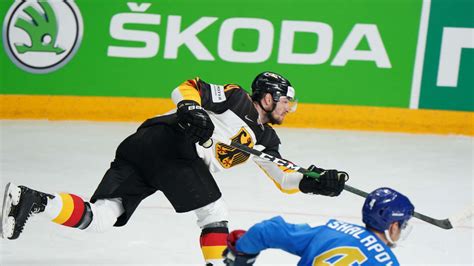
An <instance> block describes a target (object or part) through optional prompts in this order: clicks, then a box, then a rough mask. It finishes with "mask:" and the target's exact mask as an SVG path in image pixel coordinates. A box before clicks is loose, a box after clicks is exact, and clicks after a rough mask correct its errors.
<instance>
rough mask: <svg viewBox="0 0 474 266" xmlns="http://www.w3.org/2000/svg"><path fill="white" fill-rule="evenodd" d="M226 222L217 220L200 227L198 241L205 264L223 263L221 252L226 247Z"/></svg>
mask: <svg viewBox="0 0 474 266" xmlns="http://www.w3.org/2000/svg"><path fill="white" fill-rule="evenodd" d="M227 235H229V229H228V228H227V222H218V223H214V224H211V225H208V226H206V227H204V228H203V229H202V233H201V238H200V243H201V250H202V254H203V255H204V259H205V261H206V265H208V266H211V265H214V266H216V265H223V256H222V253H223V252H224V250H225V249H226V248H227Z"/></svg>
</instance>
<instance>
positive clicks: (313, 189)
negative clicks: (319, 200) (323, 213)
mask: <svg viewBox="0 0 474 266" xmlns="http://www.w3.org/2000/svg"><path fill="white" fill-rule="evenodd" d="M308 170H309V171H311V172H316V173H318V174H320V176H319V178H318V179H315V178H313V177H309V176H307V175H303V179H301V181H300V184H299V189H300V191H301V192H303V193H307V194H318V195H324V196H329V197H334V196H339V194H341V192H342V190H343V189H344V184H345V183H346V181H347V180H349V175H348V174H347V173H346V172H342V171H337V170H324V169H321V168H318V167H316V166H314V165H311V166H310V167H309V168H308Z"/></svg>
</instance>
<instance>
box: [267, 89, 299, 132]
mask: <svg viewBox="0 0 474 266" xmlns="http://www.w3.org/2000/svg"><path fill="white" fill-rule="evenodd" d="M295 107H296V105H295V102H294V101H290V100H289V99H288V98H287V97H285V96H282V97H280V100H279V101H278V102H277V104H276V107H275V109H274V110H273V112H272V113H271V117H270V122H271V123H272V124H277V125H281V124H282V123H283V120H284V119H285V116H286V115H287V114H288V113H290V112H292V111H294V109H295Z"/></svg>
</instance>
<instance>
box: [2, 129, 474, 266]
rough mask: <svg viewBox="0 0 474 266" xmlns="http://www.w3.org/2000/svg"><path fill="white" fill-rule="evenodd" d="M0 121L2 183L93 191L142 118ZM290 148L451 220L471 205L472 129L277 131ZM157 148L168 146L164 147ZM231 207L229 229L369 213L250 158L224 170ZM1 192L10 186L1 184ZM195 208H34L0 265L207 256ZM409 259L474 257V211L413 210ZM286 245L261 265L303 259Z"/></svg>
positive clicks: (286, 151)
mask: <svg viewBox="0 0 474 266" xmlns="http://www.w3.org/2000/svg"><path fill="white" fill-rule="evenodd" d="M0 123H1V125H0V126H1V128H0V129H1V130H0V134H1V142H0V146H1V147H0V150H1V153H0V156H1V163H0V181H1V182H0V183H1V186H2V187H4V186H5V185H6V183H7V182H9V181H12V182H14V183H16V184H24V185H27V186H30V187H32V188H35V189H38V190H42V191H46V192H50V193H53V192H71V193H75V194H78V195H80V196H83V197H84V198H86V199H87V198H89V197H90V195H91V194H92V193H93V192H94V190H95V188H96V186H97V184H98V183H99V181H100V180H101V178H102V176H103V174H104V173H105V170H106V169H107V168H108V166H109V163H110V161H111V160H112V159H113V157H114V153H115V148H116V146H117V145H118V144H119V143H120V142H121V140H122V139H124V138H125V137H126V136H128V135H129V134H131V133H132V132H134V131H135V129H136V127H137V126H138V124H137V123H94V122H50V121H9V120H3V121H0ZM277 131H278V132H279V135H280V138H281V140H282V142H283V145H282V147H281V151H282V155H283V156H284V158H287V159H289V160H292V161H293V162H295V163H298V164H301V165H302V166H308V165H310V164H312V163H317V164H318V165H319V166H320V167H323V168H337V169H343V170H346V171H347V172H348V173H350V176H351V179H350V182H349V184H350V185H352V186H354V187H357V188H359V189H362V190H365V191H367V192H370V191H371V190H373V189H375V188H377V187H381V186H389V187H393V188H395V189H397V190H400V191H401V192H403V193H404V194H406V195H407V196H408V197H410V198H411V200H412V202H413V203H414V204H415V207H416V211H418V212H420V213H423V214H426V215H429V216H432V217H435V218H448V217H450V216H452V215H453V214H456V213H458V212H462V211H463V210H465V209H466V208H468V207H470V206H472V204H473V201H474V200H473V184H472V183H473V165H474V161H473V150H474V144H473V138H472V137H465V136H438V135H412V134H398V133H374V132H357V131H332V130H309V129H278V130H277ZM157 148H159V147H157ZM216 180H217V182H218V184H219V185H220V188H221V190H222V192H223V198H224V200H225V201H226V203H227V205H228V206H229V210H230V218H231V219H230V221H231V223H230V228H231V229H237V228H244V229H246V228H248V227H249V226H250V225H252V224H254V223H256V222H258V221H261V220H262V219H266V218H270V217H272V216H275V215H282V216H283V217H284V218H285V219H286V220H287V221H290V222H294V223H304V222H307V223H310V224H311V225H317V224H322V223H325V222H326V221H327V220H328V219H329V218H338V219H342V220H346V221H348V222H353V223H361V221H360V219H361V213H360V208H361V205H362V203H363V199H362V198H361V197H359V196H356V195H353V194H351V193H348V192H344V193H343V194H342V195H341V196H339V197H337V198H327V197H321V196H311V195H303V194H294V195H286V194H283V193H281V192H279V190H278V189H277V188H276V187H275V186H274V185H273V183H272V182H271V181H270V180H269V179H268V178H267V177H266V176H265V175H263V174H262V173H261V172H260V170H258V168H257V167H255V166H254V165H253V164H252V163H250V164H247V165H245V166H240V167H236V168H235V169H232V170H230V171H228V172H226V173H223V174H219V175H217V176H216ZM0 190H1V192H0V197H1V198H3V193H4V192H3V188H0ZM195 220H196V218H195V217H194V214H193V213H186V214H176V213H174V211H173V209H172V207H171V205H170V204H169V203H168V202H167V200H166V198H165V197H164V196H163V194H161V193H157V194H155V195H152V196H151V197H149V198H147V199H146V200H145V201H143V202H142V204H141V205H140V206H139V208H138V209H137V211H136V212H135V214H134V216H133V217H132V218H131V220H130V221H129V223H128V224H127V225H126V226H124V227H121V228H113V229H112V230H111V231H109V232H106V233H103V234H90V233H89V234H88V233H85V232H82V231H80V230H76V229H71V228H67V227H63V226H59V225H57V224H54V223H52V222H50V221H48V220H46V219H45V218H43V217H40V216H37V217H33V218H31V220H30V221H29V223H28V224H27V226H26V228H25V230H24V232H23V234H22V235H21V237H20V238H19V239H18V240H15V241H8V240H4V239H0V265H5V266H6V265H72V264H74V265H117V264H120V265H203V263H202V258H201V256H202V255H201V251H200V248H199V242H198V238H199V234H200V230H199V228H198V227H197V226H196V224H195ZM394 252H395V253H396V254H397V256H398V258H399V260H400V262H401V263H402V265H408V264H417V265H433V264H440V265H455V264H458V265H461V264H463V265H472V264H473V262H474V260H473V220H472V218H471V219H470V220H467V221H465V222H464V223H463V224H461V226H460V227H458V228H456V229H453V230H443V229H440V228H437V227H434V226H432V225H430V224H427V223H425V222H422V221H420V220H416V219H414V221H413V230H412V233H411V234H410V236H409V237H408V239H407V240H406V241H405V242H403V243H402V244H401V245H400V246H399V247H397V248H396V249H395V250H394ZM297 261H298V258H297V257H295V256H293V255H289V254H286V253H284V252H282V251H277V250H269V251H266V252H263V253H262V254H261V255H260V256H259V259H258V261H257V265H282V264H287V265H296V262H297Z"/></svg>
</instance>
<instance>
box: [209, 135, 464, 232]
mask: <svg viewBox="0 0 474 266" xmlns="http://www.w3.org/2000/svg"><path fill="white" fill-rule="evenodd" d="M213 138H214V141H217V142H220V143H223V144H226V145H228V146H231V147H233V148H236V149H238V150H240V151H242V152H245V153H247V154H251V155H254V156H257V157H260V158H261V159H263V160H266V161H270V162H273V163H275V164H277V165H279V166H283V167H286V168H288V169H291V170H294V171H297V172H299V173H302V174H304V175H306V176H309V177H313V178H315V179H318V178H319V176H320V174H318V173H316V172H311V171H309V170H308V169H305V168H303V167H301V166H299V165H296V164H294V163H292V162H290V161H288V160H285V159H282V158H277V157H275V156H272V155H269V154H266V153H263V152H261V151H258V150H255V149H252V148H250V147H248V146H245V145H243V144H240V143H238V142H234V141H231V140H222V139H219V138H216V137H215V136H213ZM209 141H212V139H211V140H209ZM206 143H207V142H206ZM206 143H204V144H206ZM211 143H212V142H211ZM344 190H346V191H349V192H351V193H353V194H356V195H358V196H361V197H363V198H366V197H367V195H369V193H367V192H365V191H362V190H360V189H357V188H355V187H352V186H350V185H347V184H345V185H344ZM470 215H471V216H472V209H471V212H470ZM413 217H416V218H418V219H420V220H422V221H424V222H427V223H429V224H432V225H434V226H437V227H440V228H443V229H452V228H453V225H452V224H451V221H450V219H449V218H447V219H435V218H432V217H429V216H426V215H424V214H421V213H418V212H414V214H413Z"/></svg>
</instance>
